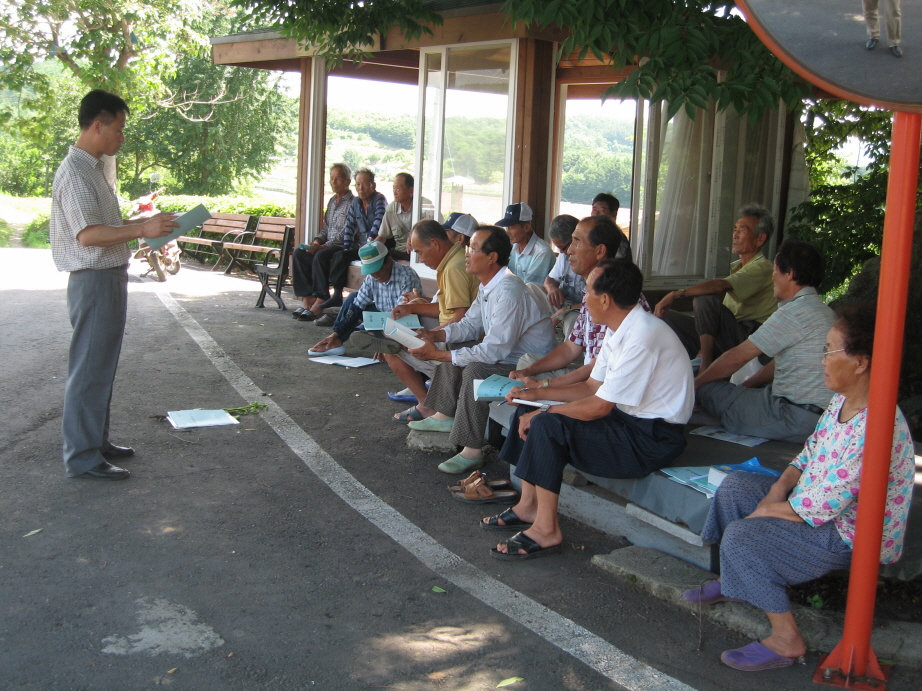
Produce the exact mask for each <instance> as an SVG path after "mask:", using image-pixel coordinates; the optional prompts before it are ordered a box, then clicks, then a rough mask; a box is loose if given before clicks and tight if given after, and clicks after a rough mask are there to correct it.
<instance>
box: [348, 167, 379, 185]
mask: <svg viewBox="0 0 922 691" xmlns="http://www.w3.org/2000/svg"><path fill="white" fill-rule="evenodd" d="M359 173H365V175H367V176H368V179H369V181H370V182H374V181H375V174H374V172H373V171H372V170H371V168H359V169H358V170H357V171H355V175H354V176H353V178H352V179H353V180H358V179H359Z"/></svg>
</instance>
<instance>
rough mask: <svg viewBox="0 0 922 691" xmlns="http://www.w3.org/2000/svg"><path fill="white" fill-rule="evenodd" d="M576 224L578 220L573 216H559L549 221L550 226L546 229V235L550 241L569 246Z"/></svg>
mask: <svg viewBox="0 0 922 691" xmlns="http://www.w3.org/2000/svg"><path fill="white" fill-rule="evenodd" d="M578 223H579V219H578V218H576V217H575V216H571V215H570V214H561V215H560V216H556V217H555V218H554V220H553V221H551V225H549V226H548V228H547V235H548V237H549V238H551V239H552V240H560V241H561V242H562V243H563V244H565V245H569V244H570V240H571V239H572V238H573V231H574V230H576V226H577V224H578Z"/></svg>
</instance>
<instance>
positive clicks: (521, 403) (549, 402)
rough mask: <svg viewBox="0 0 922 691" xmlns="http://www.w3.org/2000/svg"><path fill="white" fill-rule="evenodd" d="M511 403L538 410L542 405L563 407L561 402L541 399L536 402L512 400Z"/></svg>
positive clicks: (521, 399) (520, 399)
mask: <svg viewBox="0 0 922 691" xmlns="http://www.w3.org/2000/svg"><path fill="white" fill-rule="evenodd" d="M512 402H513V403H518V404H519V405H530V406H533V407H535V408H540V407H541V406H543V405H563V404H564V402H563V401H548V400H546V399H541V400H538V401H526V400H525V399H524V398H513V399H512Z"/></svg>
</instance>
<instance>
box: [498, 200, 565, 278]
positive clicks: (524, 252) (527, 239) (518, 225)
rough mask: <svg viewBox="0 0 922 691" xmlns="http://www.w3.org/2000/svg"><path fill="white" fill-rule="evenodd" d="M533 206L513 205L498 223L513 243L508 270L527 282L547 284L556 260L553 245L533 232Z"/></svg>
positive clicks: (521, 203) (507, 208)
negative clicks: (546, 281) (545, 281)
mask: <svg viewBox="0 0 922 691" xmlns="http://www.w3.org/2000/svg"><path fill="white" fill-rule="evenodd" d="M533 216H534V215H533V214H532V211H531V207H530V206H529V205H528V204H526V203H525V202H519V203H518V204H510V205H509V206H507V207H506V215H505V216H503V217H502V218H501V219H500V220H498V221H497V222H496V225H498V226H500V227H501V228H505V229H506V232H507V233H509V239H510V240H512V256H511V257H509V270H510V271H511V272H512V273H514V274H515V275H516V276H518V277H519V278H521V279H522V280H523V281H525V283H537V284H538V285H543V284H544V279H545V278H547V275H548V274H549V273H550V272H551V269H552V268H554V260H555V259H556V257H555V255H554V251H553V250H552V249H551V246H550V245H548V244H547V243H546V242H545V241H544V240H542V239H541V238H539V237H538V236H537V235H535V234H534V232H532V229H531V219H532V218H533Z"/></svg>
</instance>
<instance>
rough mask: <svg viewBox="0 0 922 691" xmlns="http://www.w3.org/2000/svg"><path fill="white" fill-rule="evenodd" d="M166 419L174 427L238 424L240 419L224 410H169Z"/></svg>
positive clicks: (186, 427)
mask: <svg viewBox="0 0 922 691" xmlns="http://www.w3.org/2000/svg"><path fill="white" fill-rule="evenodd" d="M166 419H167V422H169V423H170V424H171V425H173V427H175V428H176V429H190V428H192V427H217V426H218V425H239V424H240V420H238V419H237V418H235V417H234V416H233V415H231V414H230V413H228V412H227V411H226V410H171V411H170V412H168V413H167V414H166Z"/></svg>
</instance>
